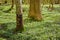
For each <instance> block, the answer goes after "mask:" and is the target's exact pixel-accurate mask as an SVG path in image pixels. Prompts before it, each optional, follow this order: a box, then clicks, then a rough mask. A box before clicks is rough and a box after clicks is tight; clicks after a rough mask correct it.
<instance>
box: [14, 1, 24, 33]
mask: <svg viewBox="0 0 60 40" xmlns="http://www.w3.org/2000/svg"><path fill="white" fill-rule="evenodd" d="M15 1H16V23H17V25H16V31H20V32H22V31H23V30H24V28H23V19H22V0H15Z"/></svg>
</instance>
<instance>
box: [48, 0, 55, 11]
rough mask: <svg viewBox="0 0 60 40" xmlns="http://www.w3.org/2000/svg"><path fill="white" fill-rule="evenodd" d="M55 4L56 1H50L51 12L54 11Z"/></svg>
mask: <svg viewBox="0 0 60 40" xmlns="http://www.w3.org/2000/svg"><path fill="white" fill-rule="evenodd" d="M54 3H55V0H50V1H49V10H51V11H52V10H53V9H54V7H53V5H54Z"/></svg>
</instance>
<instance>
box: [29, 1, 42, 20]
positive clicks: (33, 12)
mask: <svg viewBox="0 0 60 40" xmlns="http://www.w3.org/2000/svg"><path fill="white" fill-rule="evenodd" d="M40 5H41V4H40V0H30V10H29V14H28V17H30V18H33V19H35V20H42V15H41V10H40Z"/></svg>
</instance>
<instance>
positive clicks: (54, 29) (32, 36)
mask: <svg viewBox="0 0 60 40" xmlns="http://www.w3.org/2000/svg"><path fill="white" fill-rule="evenodd" d="M9 8H10V6H5V5H4V6H0V40H60V7H59V6H58V5H54V9H53V11H49V10H48V8H47V6H44V7H43V8H42V10H41V11H42V12H41V13H42V16H43V20H42V21H34V20H30V19H29V18H28V12H29V11H28V10H29V7H28V6H27V5H23V9H24V13H23V21H24V32H23V33H17V34H13V33H12V32H13V30H14V29H15V27H16V11H15V7H14V9H13V10H12V11H10V12H3V11H4V10H8V9H9ZM1 26H2V27H1ZM1 35H2V36H1Z"/></svg>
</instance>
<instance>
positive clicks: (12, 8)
mask: <svg viewBox="0 0 60 40" xmlns="http://www.w3.org/2000/svg"><path fill="white" fill-rule="evenodd" d="M13 7H14V0H12V5H11V8H10V9H8V10H6V11H4V12H9V11H11V10H12V9H13Z"/></svg>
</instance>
